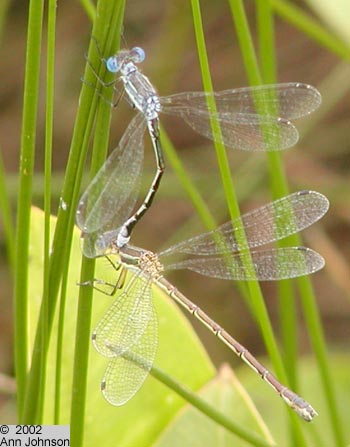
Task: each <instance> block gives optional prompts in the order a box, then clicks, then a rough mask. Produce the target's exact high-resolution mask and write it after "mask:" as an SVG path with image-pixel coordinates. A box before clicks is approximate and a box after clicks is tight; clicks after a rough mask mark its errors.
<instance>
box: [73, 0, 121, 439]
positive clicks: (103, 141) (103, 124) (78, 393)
mask: <svg viewBox="0 0 350 447" xmlns="http://www.w3.org/2000/svg"><path fill="white" fill-rule="evenodd" d="M111 17H113V18H114V19H113V20H112V22H113V23H115V27H114V28H113V30H112V31H111V33H110V34H111V35H110V36H109V39H110V41H111V42H113V52H115V50H116V47H117V46H118V45H119V37H120V34H121V32H120V30H121V28H122V23H123V17H124V2H123V1H115V2H114V5H113V9H112V16H111ZM101 43H102V47H103V48H104V47H105V46H106V45H105V44H106V42H101ZM110 94H112V91H111V92H110ZM110 117H111V107H110V105H109V104H107V103H106V102H103V101H101V103H100V108H99V111H98V116H97V121H96V128H97V129H98V132H97V133H96V136H95V140H94V147H93V154H92V161H91V177H92V178H93V177H94V176H95V174H96V172H97V171H98V169H99V168H100V166H101V165H102V163H103V161H104V160H105V158H106V154H107V148H108V137H109V129H110ZM94 266H95V262H94V260H91V259H86V258H85V259H83V262H82V270H81V282H82V283H83V282H85V281H87V280H91V278H93V276H94ZM92 295H93V289H92V288H87V287H81V288H80V292H79V302H78V317H77V328H76V342H75V353H74V370H73V386H72V404H71V427H74V428H73V429H72V430H71V439H72V443H73V444H74V445H76V446H82V445H84V427H85V406H86V388H87V376H88V360H89V349H90V333H91V327H90V326H91V313H92Z"/></svg>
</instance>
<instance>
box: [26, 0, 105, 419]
mask: <svg viewBox="0 0 350 447" xmlns="http://www.w3.org/2000/svg"><path fill="white" fill-rule="evenodd" d="M106 3H107V4H106ZM99 5H100V12H101V15H100V18H99V21H97V22H96V23H97V25H98V27H99V28H98V29H96V32H95V36H97V37H99V36H100V35H101V36H102V34H103V33H102V31H103V30H104V29H105V28H106V27H105V22H103V20H102V18H104V17H108V12H109V7H110V4H109V2H103V1H100V3H99ZM106 10H107V14H106V16H105V15H104V13H105V12H106ZM103 12H104V13H103ZM98 31H99V32H98ZM100 40H101V41H102V40H104V39H102V38H101V39H100ZM89 59H90V60H91V61H92V62H93V63H95V64H96V66H98V63H99V61H98V58H97V55H96V53H95V48H94V46H92V45H90V49H89ZM84 78H85V79H86V80H87V82H90V84H91V83H93V82H96V79H95V78H94V76H93V75H92V74H91V72H90V70H89V69H88V67H87V68H86V72H85V74H84ZM96 104H97V98H96V95H95V91H94V90H93V89H92V88H91V86H90V85H87V84H83V87H82V93H81V97H80V102H79V109H78V114H77V118H76V123H75V126H74V131H73V138H72V143H71V148H70V153H69V159H68V164H67V169H66V174H65V180H64V185H63V190H62V195H61V199H60V207H59V211H58V219H57V225H56V228H55V233H54V237H53V243H52V255H51V257H50V271H49V294H50V303H49V309H48V315H47V317H48V322H47V324H48V332H49V333H50V331H51V327H52V322H53V317H54V312H55V307H56V302H57V296H58V290H59V287H60V284H61V280H62V276H63V273H64V269H65V268H67V265H68V264H69V252H70V246H71V240H72V231H73V225H74V220H75V209H76V204H77V201H78V197H79V193H80V184H81V179H82V174H83V167H84V161H85V157H86V154H87V148H88V143H89V136H90V133H91V129H92V125H93V119H94V115H95V111H96ZM43 318H45V315H44V313H43V310H41V313H40V322H39V324H38V328H41V324H42V323H41V322H42V319H43ZM47 349H48V344H47V343H45V344H44V343H43V340H42V334H41V331H40V330H37V333H36V338H35V347H34V351H33V358H32V364H31V370H30V374H29V379H28V389H27V392H26V402H25V417H26V419H25V420H26V422H27V423H30V421H31V420H32V418H33V417H34V415H35V414H36V406H37V402H36V397H37V394H36V390H37V389H38V383H39V380H40V374H39V371H40V364H41V361H42V360H41V358H42V357H46V354H47Z"/></svg>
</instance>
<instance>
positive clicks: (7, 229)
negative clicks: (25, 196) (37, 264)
mask: <svg viewBox="0 0 350 447" xmlns="http://www.w3.org/2000/svg"><path fill="white" fill-rule="evenodd" d="M0 214H1V217H2V223H3V226H4V235H5V243H6V251H7V257H8V259H9V262H10V266H11V269H12V274H13V269H14V259H15V232H14V228H13V222H12V217H11V210H10V200H9V195H8V191H7V188H6V182H5V169H4V165H3V161H2V155H1V152H0Z"/></svg>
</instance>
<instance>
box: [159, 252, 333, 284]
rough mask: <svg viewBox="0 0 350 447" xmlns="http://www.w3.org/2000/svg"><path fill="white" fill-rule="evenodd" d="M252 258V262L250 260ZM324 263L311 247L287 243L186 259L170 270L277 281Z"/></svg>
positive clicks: (232, 278)
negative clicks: (267, 248)
mask: <svg viewBox="0 0 350 447" xmlns="http://www.w3.org/2000/svg"><path fill="white" fill-rule="evenodd" d="M250 260H251V261H252V264H249V263H250ZM324 264H325V262H324V259H323V258H322V256H321V255H319V254H318V253H317V252H315V251H313V250H311V249H309V248H305V247H287V248H277V249H271V250H263V251H253V252H250V253H248V252H242V253H236V254H232V255H229V254H227V255H224V256H222V257H205V258H196V259H186V260H185V261H182V262H179V263H176V264H171V265H169V266H167V267H166V270H179V269H188V270H193V271H194V272H197V273H200V274H201V275H204V276H210V277H212V278H219V279H230V280H240V281H250V280H258V281H274V280H280V279H288V278H296V277H299V276H304V275H309V274H310V273H314V272H317V271H318V270H320V269H321V268H323V266H324Z"/></svg>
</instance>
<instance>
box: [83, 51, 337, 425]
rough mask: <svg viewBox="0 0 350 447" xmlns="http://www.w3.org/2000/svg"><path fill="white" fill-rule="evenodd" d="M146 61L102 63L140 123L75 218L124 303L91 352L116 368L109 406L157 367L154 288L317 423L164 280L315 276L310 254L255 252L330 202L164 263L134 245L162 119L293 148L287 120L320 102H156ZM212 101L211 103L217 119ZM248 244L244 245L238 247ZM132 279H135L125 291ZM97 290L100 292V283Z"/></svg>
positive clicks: (242, 229) (128, 54)
mask: <svg viewBox="0 0 350 447" xmlns="http://www.w3.org/2000/svg"><path fill="white" fill-rule="evenodd" d="M143 59H144V52H143V50H141V49H140V48H134V49H132V50H130V51H129V50H122V51H120V52H119V53H117V54H116V55H115V56H113V57H111V58H109V59H107V60H105V59H103V62H104V63H105V64H106V67H107V69H108V70H110V71H112V72H118V71H119V72H120V73H121V79H122V81H123V85H124V89H125V92H126V93H127V95H128V99H129V101H130V102H131V103H132V105H133V106H134V107H135V108H136V109H137V110H138V113H137V115H136V116H135V118H134V119H133V120H132V121H131V123H130V125H129V126H128V128H127V130H126V132H125V134H124V136H123V137H122V139H121V141H120V143H119V145H118V147H117V148H116V149H115V150H114V151H113V152H112V154H111V155H110V157H109V158H108V159H107V161H106V163H105V164H104V166H103V167H102V168H101V169H100V171H99V172H98V173H97V175H96V177H95V178H94V179H93V180H92V182H91V184H90V186H89V187H88V189H87V190H86V192H85V193H84V194H83V196H82V198H81V200H80V202H79V205H78V209H77V223H78V225H79V227H80V229H81V230H82V233H83V240H84V245H83V252H84V254H85V255H86V256H87V257H98V256H106V257H107V258H108V259H110V262H111V263H112V264H113V266H114V267H115V268H116V270H117V271H118V279H117V280H116V282H115V284H114V285H110V286H111V294H114V293H115V292H117V291H118V293H119V296H118V298H117V300H116V301H115V302H114V303H113V304H112V306H111V307H110V309H109V310H108V311H107V313H106V314H105V316H104V317H103V318H102V320H101V321H100V323H99V324H98V326H97V328H96V329H95V330H94V332H93V343H94V346H95V347H96V349H97V350H98V351H99V352H100V353H101V354H102V355H104V356H105V357H107V358H109V359H110V360H109V364H108V366H107V370H106V373H105V376H104V378H103V380H102V391H103V394H104V396H105V397H106V399H107V400H108V401H109V402H111V403H112V404H113V405H122V404H124V403H126V402H127V401H128V400H129V399H130V398H131V397H132V396H133V395H134V394H135V393H136V392H137V390H138V389H139V388H140V386H141V385H142V383H143V382H144V380H145V378H146V377H147V375H148V373H149V371H150V369H151V367H152V364H153V361H154V358H155V355H156V348H157V318H156V314H155V310H154V306H153V302H152V297H151V285H152V284H156V285H157V286H158V287H160V288H161V289H163V290H164V291H165V292H166V293H167V294H168V295H169V296H170V297H171V298H172V299H174V300H175V301H176V302H178V303H179V304H180V305H181V306H183V307H184V308H185V309H186V310H188V311H189V312H190V313H192V314H193V315H194V316H195V317H196V318H197V319H199V321H201V322H202V323H203V324H204V325H205V326H207V327H208V328H209V329H210V330H211V331H212V332H213V333H214V334H215V335H217V336H218V338H220V339H221V340H222V341H223V342H224V343H225V344H226V345H227V346H228V347H229V348H230V349H231V350H232V351H233V352H234V353H235V354H237V355H238V356H239V357H241V358H242V360H244V361H245V362H246V363H247V364H248V365H249V366H250V367H251V368H252V369H253V370H254V371H255V372H257V373H258V374H259V375H260V376H261V377H262V378H263V379H264V380H265V381H266V382H267V383H269V384H270V385H271V386H272V388H273V389H275V391H276V392H278V393H279V394H280V396H281V397H282V398H283V399H284V400H285V402H286V403H287V404H288V405H289V406H290V407H291V408H293V409H294V410H295V411H296V412H297V413H298V414H299V415H300V416H301V417H303V418H304V419H305V420H307V421H310V420H312V418H313V417H314V416H315V415H316V414H317V413H316V412H315V410H314V409H313V408H312V406H311V405H310V404H308V403H307V402H306V401H305V400H303V399H302V398H301V397H300V396H298V395H296V394H295V393H294V392H293V391H291V390H289V389H288V388H286V387H285V386H284V385H282V384H281V383H280V382H279V381H278V380H277V379H276V378H275V377H274V376H273V375H272V374H271V373H270V372H269V371H268V370H267V369H266V368H265V367H264V366H263V365H261V364H260V363H259V362H258V360H256V359H255V358H254V357H253V355H252V354H250V353H249V351H248V350H247V349H246V348H244V347H243V346H242V345H241V344H239V343H238V342H237V341H236V340H234V339H233V338H232V337H231V336H230V335H229V334H228V333H227V332H226V331H225V330H224V329H223V328H221V327H220V326H219V325H218V324H217V323H215V322H214V321H213V320H212V319H211V318H210V317H209V316H208V315H207V314H205V313H204V312H203V311H202V310H201V309H200V308H199V307H198V306H196V305H195V304H194V303H192V301H190V300H189V299H188V298H186V297H185V296H184V295H183V294H181V292H179V291H178V290H177V289H176V288H175V287H174V286H173V285H172V284H170V283H169V282H168V281H167V280H166V279H165V278H164V276H163V274H162V272H163V270H167V269H185V268H187V269H190V270H193V271H195V272H197V273H200V274H203V275H205V276H210V277H215V278H222V279H235V280H237V279H239V280H279V279H286V278H294V277H298V276H302V275H307V274H310V273H313V272H316V271H318V270H319V269H320V268H322V267H323V265H324V260H323V258H322V257H321V256H320V255H319V254H318V253H316V252H315V251H313V250H311V249H309V248H305V247H288V248H269V249H266V250H255V249H256V248H258V247H260V246H262V245H264V244H267V243H270V242H274V241H277V240H280V239H282V238H284V237H286V236H288V235H290V234H294V233H296V232H298V231H300V230H302V229H304V228H306V227H308V226H309V225H311V224H313V223H314V222H315V221H317V220H318V219H320V218H321V217H322V216H323V215H324V213H325V212H326V211H327V209H328V200H327V199H326V198H325V197H324V196H323V195H322V194H319V193H317V192H314V191H301V192H297V193H294V194H291V195H289V196H286V197H284V198H281V199H279V200H276V201H274V202H272V203H270V204H268V205H265V206H263V207H261V208H258V209H257V210H255V211H252V212H250V213H248V214H245V215H243V216H241V218H239V219H237V220H235V221H231V222H228V223H226V224H224V225H222V226H221V227H219V228H218V229H216V230H214V231H211V232H209V233H204V234H202V235H199V236H196V237H193V238H191V239H189V240H187V241H183V242H180V243H179V244H176V245H174V246H172V247H170V248H169V249H167V250H165V251H163V252H161V253H159V254H158V255H156V254H154V253H153V252H150V251H148V250H144V249H140V248H138V247H134V246H132V245H131V244H129V240H130V235H131V230H132V229H133V227H134V226H135V224H136V223H137V222H138V221H139V220H140V218H141V217H142V215H143V214H144V213H145V212H146V211H147V209H148V208H149V207H150V205H151V203H152V200H153V198H154V196H155V193H156V191H157V188H158V186H159V182H160V179H161V176H162V173H163V170H164V161H163V154H162V147H161V141H160V137H159V118H158V115H159V113H160V112H164V113H171V114H174V115H177V116H180V117H182V118H183V119H184V120H185V121H186V122H187V123H188V124H189V125H190V126H191V127H193V129H195V130H196V131H197V132H198V133H200V134H202V135H204V136H206V137H208V138H211V139H215V138H219V139H220V140H221V141H222V142H223V143H224V144H225V145H226V146H229V147H233V148H238V149H242V150H250V151H259V150H260V151H268V150H278V149H284V148H287V147H290V146H292V145H293V144H295V143H296V141H297V139H298V132H297V130H296V128H295V127H294V125H293V124H292V123H291V122H290V121H289V120H290V119H295V118H299V117H301V116H304V115H307V114H308V113H310V112H312V111H313V110H314V109H315V108H316V107H317V106H318V105H319V104H320V100H321V98H320V94H319V93H318V91H317V90H316V89H315V88H313V87H311V86H309V85H305V84H300V83H288V84H276V85H268V86H261V87H253V88H242V89H236V90H226V91H223V92H219V93H214V94H208V93H203V92H189V93H180V94H177V95H172V96H167V97H159V96H158V95H157V93H156V91H155V89H154V88H153V86H152V84H151V83H150V82H149V80H148V79H147V78H146V77H145V76H144V75H143V74H142V73H141V72H140V71H139V70H138V68H137V66H136V63H138V62H141V61H142V60H143ZM208 100H214V104H215V108H214V109H213V106H210V104H208V102H207V101H208ZM211 120H214V121H216V123H218V124H219V129H220V130H219V132H217V134H215V133H214V134H212V127H211ZM146 127H148V130H149V134H150V137H151V141H152V143H153V148H154V152H155V156H156V160H157V172H156V175H155V177H154V180H153V183H152V185H151V187H150V189H149V192H148V194H147V195H146V197H145V199H144V201H143V203H142V204H141V206H140V207H139V208H138V209H137V211H136V212H134V214H132V211H133V209H134V207H135V203H136V200H137V194H138V183H139V179H140V176H141V168H142V159H143V138H144V131H145V128H146ZM276 143H278V146H275V145H276ZM242 234H244V236H243V239H242V236H240V237H237V235H242ZM177 253H180V254H186V255H190V257H189V258H188V259H185V260H182V261H180V262H175V263H172V262H169V261H167V258H169V257H170V255H175V254H177ZM112 255H117V257H118V260H117V261H116V262H114V260H112V258H110V257H109V256H112ZM126 271H131V272H132V273H133V275H132V276H131V278H130V279H129V280H128V281H127V282H126V283H125V278H126ZM91 283H92V284H94V285H95V287H97V288H98V285H99V283H100V282H99V281H98V280H95V281H94V282H91ZM89 284H90V283H89ZM119 288H121V289H122V290H121V291H119V290H118V289H119Z"/></svg>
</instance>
